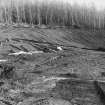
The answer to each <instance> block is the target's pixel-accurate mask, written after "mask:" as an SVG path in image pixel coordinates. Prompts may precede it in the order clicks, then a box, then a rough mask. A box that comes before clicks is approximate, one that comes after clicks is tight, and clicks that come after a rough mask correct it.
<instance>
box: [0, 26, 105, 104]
mask: <svg viewBox="0 0 105 105" xmlns="http://www.w3.org/2000/svg"><path fill="white" fill-rule="evenodd" d="M104 33H105V32H104V31H103V30H101V31H91V30H86V29H83V30H82V29H72V28H71V29H65V28H59V27H57V28H50V29H49V28H46V29H45V28H44V29H43V28H38V27H23V26H19V27H18V26H8V25H4V26H0V105H104V104H105V101H104V100H105V99H104V98H105V94H104V91H105V88H104V87H105V83H104V81H105V52H104V48H105V46H104V45H105V35H104ZM58 47H60V48H61V49H59V48H58Z"/></svg>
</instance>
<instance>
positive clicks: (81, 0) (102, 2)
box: [64, 0, 105, 10]
mask: <svg viewBox="0 0 105 105" xmlns="http://www.w3.org/2000/svg"><path fill="white" fill-rule="evenodd" d="M64 1H66V2H70V3H71V4H74V3H77V4H79V5H81V6H82V5H84V4H85V5H87V6H89V7H90V6H92V5H94V6H95V7H96V8H97V9H98V10H102V9H105V0H64Z"/></svg>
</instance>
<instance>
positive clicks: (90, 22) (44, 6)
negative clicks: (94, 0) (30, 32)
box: [0, 0, 105, 29]
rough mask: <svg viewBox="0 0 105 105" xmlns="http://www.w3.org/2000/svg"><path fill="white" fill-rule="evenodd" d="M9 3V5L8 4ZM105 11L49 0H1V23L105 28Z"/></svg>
mask: <svg viewBox="0 0 105 105" xmlns="http://www.w3.org/2000/svg"><path fill="white" fill-rule="evenodd" d="M7 2H8V3H7ZM104 20H105V15H104V11H102V10H101V11H98V10H97V9H96V8H95V7H94V6H92V7H90V8H89V7H87V6H79V5H78V4H74V5H71V4H68V3H63V2H57V1H56V2H53V1H48V0H42V1H40V2H39V0H35V1H33V2H32V1H29V0H27V1H26V0H21V1H19V0H9V1H7V0H1V4H0V22H1V23H6V24H14V23H24V24H30V25H51V26H52V25H54V26H68V27H69V26H74V27H75V28H81V27H85V28H91V29H104V28H105V23H104Z"/></svg>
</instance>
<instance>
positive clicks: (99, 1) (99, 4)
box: [0, 0, 105, 10]
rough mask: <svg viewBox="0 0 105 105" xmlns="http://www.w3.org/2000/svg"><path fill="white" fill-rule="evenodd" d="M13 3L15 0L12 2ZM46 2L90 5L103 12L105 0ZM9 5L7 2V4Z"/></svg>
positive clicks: (32, 0)
mask: <svg viewBox="0 0 105 105" xmlns="http://www.w3.org/2000/svg"><path fill="white" fill-rule="evenodd" d="M1 1H2V2H3V3H4V5H5V1H6V3H7V1H11V0H0V4H1ZM13 1H15V0H13ZM16 1H20V2H22V1H24V2H27V1H29V2H30V1H31V2H35V1H36V0H16ZM37 1H47V0H37ZM48 1H52V2H55V1H58V2H59V1H63V2H68V3H71V4H74V3H77V4H79V5H81V6H82V5H83V6H84V4H85V5H87V6H88V7H91V6H92V5H94V6H95V7H96V8H97V9H98V10H103V9H105V0H48ZM8 3H9V2H8Z"/></svg>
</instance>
